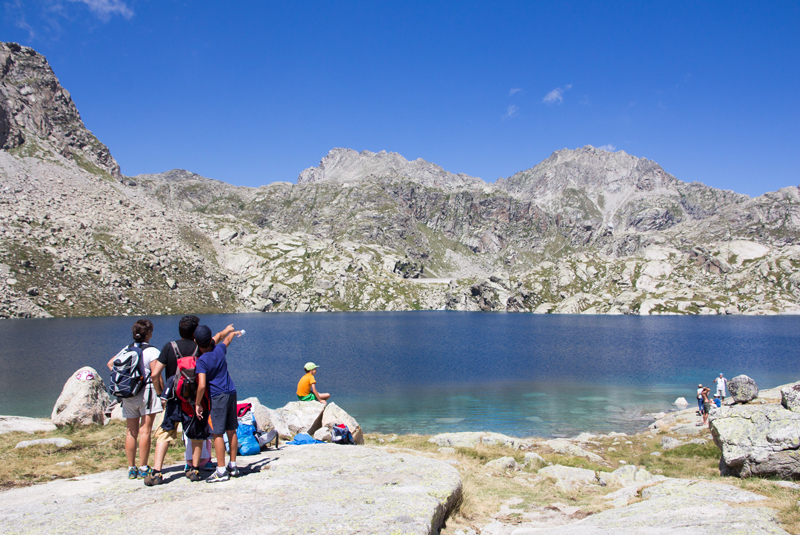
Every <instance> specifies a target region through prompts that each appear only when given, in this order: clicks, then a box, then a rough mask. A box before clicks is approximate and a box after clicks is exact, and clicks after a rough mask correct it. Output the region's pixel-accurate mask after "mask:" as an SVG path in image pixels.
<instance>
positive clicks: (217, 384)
mask: <svg viewBox="0 0 800 535" xmlns="http://www.w3.org/2000/svg"><path fill="white" fill-rule="evenodd" d="M237 335H241V331H234V330H233V325H228V326H227V327H225V330H223V331H222V332H219V333H217V334H216V335H215V336H211V329H209V328H208V326H207V325H200V326H199V327H198V328H197V329H195V331H194V341H195V342H196V343H197V347H199V348H200V356H199V357H198V358H197V367H196V368H195V370H196V372H197V400H196V402H195V411H196V414H197V417H198V418H200V419H202V418H203V404H202V401H203V397H204V396H205V394H206V388H208V391H209V394H210V395H211V410H210V413H211V414H209V415H208V422H209V424H210V425H211V435H212V437H213V438H214V451H215V452H216V454H217V470H216V472H214V473H213V474H211V475H210V476H209V477H208V479H206V483H216V482H218V481H227V480H228V479H230V478H231V477H236V476H238V475H239V470H238V469H237V468H236V453H237V449H238V448H239V441H238V440H237V438H236V428H237V427H239V421H238V418H237V414H236V386H235V385H234V384H233V379H231V376H230V374H229V373H228V361H227V359H226V357H225V355H226V353H227V350H228V347H229V346H230V345H231V342H232V341H233V337H234V336H237ZM223 337H224V340H222V341H220V340H221V339H222V338H223ZM223 434H227V435H228V444H229V446H230V449H231V453H230V458H231V460H230V463H228V465H227V469H226V465H225V440H224V439H223V438H222V435H223Z"/></svg>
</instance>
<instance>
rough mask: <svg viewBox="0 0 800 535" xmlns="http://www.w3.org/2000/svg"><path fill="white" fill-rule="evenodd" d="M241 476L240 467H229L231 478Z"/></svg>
mask: <svg viewBox="0 0 800 535" xmlns="http://www.w3.org/2000/svg"><path fill="white" fill-rule="evenodd" d="M240 474H241V472H240V471H239V467H238V466H231V465H228V475H230V476H231V477H239V475H240Z"/></svg>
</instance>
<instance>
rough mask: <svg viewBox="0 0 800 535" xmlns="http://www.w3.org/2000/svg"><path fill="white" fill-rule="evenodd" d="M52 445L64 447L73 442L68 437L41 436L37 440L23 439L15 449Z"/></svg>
mask: <svg viewBox="0 0 800 535" xmlns="http://www.w3.org/2000/svg"><path fill="white" fill-rule="evenodd" d="M44 444H47V445H52V446H55V447H57V448H63V447H64V446H69V445H70V444H72V441H71V440H70V439H68V438H61V437H56V438H39V439H36V440H23V441H22V442H18V443H17V445H16V446H14V449H18V448H30V447H31V446H40V445H44Z"/></svg>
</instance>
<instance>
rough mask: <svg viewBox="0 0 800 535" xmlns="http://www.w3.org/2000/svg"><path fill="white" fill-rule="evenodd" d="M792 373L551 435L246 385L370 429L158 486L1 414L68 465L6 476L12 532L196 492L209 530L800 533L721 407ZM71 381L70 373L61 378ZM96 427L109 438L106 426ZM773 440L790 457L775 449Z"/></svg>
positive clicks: (774, 483) (177, 507)
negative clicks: (750, 471)
mask: <svg viewBox="0 0 800 535" xmlns="http://www.w3.org/2000/svg"><path fill="white" fill-rule="evenodd" d="M79 371H80V370H79ZM84 383H85V384H84V386H86V385H89V383H90V382H89V381H84ZM89 386H91V385H89ZM795 386H796V385H786V386H785V387H778V388H775V389H771V390H767V391H762V392H759V393H758V396H757V397H756V398H754V399H752V400H750V401H749V403H747V404H746V405H731V404H730V403H731V401H732V399H731V398H729V399H728V400H727V402H728V403H727V404H726V405H725V406H723V408H721V409H715V410H714V411H712V414H711V419H710V421H711V422H712V424H711V429H710V430H709V428H708V427H706V426H698V425H697V424H698V423H699V422H700V421H701V420H700V417H699V416H698V415H697V413H696V408H695V407H694V406H690V407H689V408H685V409H679V410H673V411H670V412H664V413H659V414H654V415H651V417H652V418H653V423H652V424H651V425H650V426H649V428H647V429H646V430H643V431H642V432H640V433H638V434H636V435H626V434H624V433H608V434H605V435H598V434H591V433H582V434H580V435H578V436H576V437H572V438H553V439H542V438H518V437H510V436H506V435H502V434H498V433H489V432H483V433H480V432H475V433H444V434H440V435H436V436H433V437H423V436H415V435H403V436H398V435H369V434H368V435H366V436H362V435H361V430H360V427H359V426H358V424H357V422H355V420H353V419H352V418H350V417H349V416H348V415H347V414H346V413H344V411H342V410H341V409H339V408H338V407H335V406H331V407H328V408H323V407H322V406H321V405H320V406H317V405H318V404H302V403H299V404H292V403H290V404H289V405H287V406H286V407H283V408H281V409H276V410H273V409H268V408H266V407H263V406H261V405H260V404H259V403H258V401H257V400H255V398H251V399H249V400H247V401H248V402H250V403H253V406H254V408H253V411H254V414H255V416H256V419H257V421H258V423H259V426H261V427H264V428H274V429H276V430H277V431H279V433H280V434H281V435H282V436H290V435H292V434H294V433H297V432H306V431H307V432H312V433H314V434H315V436H318V437H320V438H324V436H323V435H324V433H322V434H320V433H321V432H324V431H325V428H326V425H327V424H328V423H329V420H330V421H334V420H335V421H347V422H348V424H349V426H350V427H351V428H352V429H355V430H356V431H357V434H358V435H359V437H361V438H360V439H359V442H360V441H362V440H364V441H365V443H366V444H365V445H364V446H336V445H325V444H323V445H317V446H294V447H292V446H285V445H282V446H281V448H280V449H279V450H277V451H276V450H271V451H266V452H262V454H260V455H258V456H255V457H245V458H241V457H240V461H241V464H243V465H244V466H245V470H244V476H243V477H242V478H240V479H237V480H234V481H231V482H229V483H222V484H216V485H213V486H212V485H206V484H202V483H196V484H192V483H189V482H188V481H187V480H186V479H185V478H184V477H182V472H181V471H180V465H177V466H173V467H172V468H170V469H169V472H168V474H167V478H166V481H167V484H165V485H163V486H161V487H158V488H146V487H144V486H142V485H141V482H132V481H129V480H127V479H126V478H125V474H124V471H123V470H116V471H111V472H103V473H101V474H94V475H76V474H75V473H74V470H75V467H76V466H77V464H73V462H74V463H82V466H84V467H87V466H89V467H90V466H91V465H86V463H85V462H84V461H83V459H79V457H81V458H82V457H85V456H86V455H87V454H88V453H89V452H88V451H87V449H86V446H83V447H80V448H75V447H74V446H73V445H72V444H71V440H70V439H68V438H66V437H67V436H73V435H69V429H70V428H69V426H66V427H63V428H62V429H59V430H55V429H54V426H53V425H52V424H50V423H49V422H48V421H42V420H37V419H30V418H12V417H2V418H0V434H2V433H6V434H5V435H4V436H5V437H9V438H6V439H0V440H4V441H5V442H4V443H7V444H9V446H8V447H12V448H13V446H11V444H16V449H15V450H14V451H15V452H16V451H19V452H30V453H15V454H14V455H15V456H21V457H20V458H24V457H25V456H26V455H32V456H41V455H45V458H46V457H47V456H50V457H52V460H48V461H44V462H45V463H48V462H49V463H51V464H52V463H54V464H53V466H52V467H51V469H52V471H53V473H58V474H60V475H59V476H58V477H66V478H67V479H62V480H58V481H54V482H52V483H47V484H45V485H43V486H42V485H36V486H34V487H29V488H22V489H16V490H14V489H12V490H7V491H5V492H3V493H2V500H3V504H4V507H3V509H2V511H0V518H2V525H3V526H4V528H6V529H9V530H10V532H14V533H27V532H34V531H37V532H38V531H41V530H47V531H53V530H55V532H59V531H58V530H59V529H61V530H63V531H64V532H69V531H71V530H72V528H73V527H75V526H77V525H79V524H80V525H82V526H89V527H91V529H92V530H95V528H96V531H101V532H102V531H104V530H107V531H114V530H118V529H119V528H120V526H122V525H123V524H124V525H131V524H133V525H138V522H135V521H133V522H132V520H135V519H136V518H138V517H139V516H141V517H142V518H145V517H146V516H147V514H146V513H144V512H143V511H145V510H146V509H147V504H153V503H158V504H159V507H162V508H166V509H169V510H170V511H171V510H173V509H174V513H169V514H167V515H166V517H167V518H169V519H170V520H169V521H168V522H167V524H166V525H165V526H163V528H164V529H166V530H167V532H171V530H172V529H173V527H174V530H175V531H180V526H182V525H183V524H182V523H181V522H182V520H181V519H182V518H183V516H182V515H185V514H186V513H185V511H186V510H187V509H190V508H192V507H202V508H203V509H204V510H207V511H212V512H213V514H212V515H210V516H209V522H210V523H211V524H209V525H213V528H212V529H210V530H209V531H203V530H201V531H202V532H218V530H223V529H224V530H226V531H230V532H233V533H240V532H251V531H253V530H254V529H258V530H259V531H264V530H266V532H267V533H296V532H299V531H310V530H314V531H315V532H318V533H394V532H398V533H442V534H443V535H477V534H481V535H522V534H527V533H540V532H541V533H569V534H583V533H587V534H589V533H592V534H594V533H609V534H610V533H637V534H639V533H653V534H658V533H666V532H669V533H687V534H688V533H708V534H711V533H715V534H716V533H748V534H750V533H756V534H780V533H800V511H799V510H798V505H797V504H798V498H800V485H798V484H796V483H793V482H791V481H785V480H770V479H760V478H750V479H741V478H737V477H731V476H725V475H722V474H721V471H720V466H721V465H720V449H719V448H720V447H722V448H723V459H725V455H726V454H725V448H726V447H727V446H729V445H731V444H733V443H734V442H736V441H735V440H732V437H734V438H735V437H736V436H739V435H740V434H741V433H739V432H738V431H736V432H733V433H730V432H727V431H725V428H726V426H728V427H729V426H730V422H731V421H732V420H735V419H736V417H737V416H736V415H733V418H731V415H729V414H727V412H730V411H736V410H745V411H749V412H748V414H751V419H753V420H754V422H755V420H756V419H755V418H752V416H753V415H754V414H762V413H763V414H765V415H768V414H772V413H773V412H774V411H776V410H778V409H779V408H780V407H781V403H789V404H790V406H792V407H793V408H797V405H795V404H794V401H790V402H787V401H786V399H787V393H788V394H789V395H790V397H791V399H792V400H796V398H797V397H798V396H796V395H793V394H792V393H797V392H800V386H798V387H797V388H795ZM87 388H89V387H88V386H87ZM72 390H74V389H71V388H69V383H68V384H67V385H65V390H64V391H65V392H71V391H72ZM62 405H63V404H62ZM295 405H297V406H295ZM58 406H60V405H59V403H57V407H58ZM328 409H331V410H330V412H328ZM786 410H787V411H788V412H792V411H791V410H789V409H786ZM726 411H727V412H726ZM56 412H57V411H55V410H54V414H56ZM76 414H77V413H76ZM87 418H88V416H87ZM345 418H346V419H347V420H344V419H345ZM725 422H727V423H725ZM784 424H786V425H783V426H782V427H781V428H780V429H779V430H776V429H777V428H773V429H771V431H769V436H772V437H773V439H771V441H772V442H771V443H772V444H773V445H776V444H777V443H776V442H775V437H777V436H778V434H780V435H781V436H788V435H786V433H794V436H797V433H798V431H797V429H798V426H797V425H795V424H792V423H791V422H789V423H787V421H786V419H784ZM787 426H788V427H787ZM758 428H759V426H758V424H756V423H754V425H752V426H751V427H750V428H749V429H750V430H751V431H750V435H749V437H750V438H749V439H747V440H745V441H743V442H741V443H740V444H738V446H739V447H740V448H742V447H750V448H751V449H750V450H749V451H755V452H756V457H764V455H763V454H759V453H758V451H760V450H758V448H761V447H762V446H761V445H760V442H759V440H760V439H758V438H757V437H758V436H759V433H758V431H757V430H758ZM119 429H120V431H121V430H122V428H121V427H120V428H119ZM315 429H316V430H317V431H315ZM792 430H793V431H792ZM779 431H780V432H779ZM65 433H67V434H65ZM30 437H33V438H34V439H36V438H38V441H32V440H31V438H30ZM102 442H103V444H106V445H105V447H106V448H108V447H109V446H108V445H107V442H108V439H106V440H103V441H102ZM20 448H22V449H20ZM788 448H789V450H788V451H792V446H791V444H790V445H789V446H788ZM795 449H796V445H795ZM756 450H758V451H756ZM762 453H763V452H762ZM772 454H773V455H775V454H777V455H778V457H780V454H779V453H778V452H777V450H775V451H773V452H772ZM71 457H75V460H73V459H71ZM36 458H39V457H36ZM6 459H7V461H6V462H13V461H11V460H10V459H11V457H8V455H7V456H6ZM763 460H765V459H762V461H763ZM752 466H756V465H752ZM70 470H72V471H73V475H70ZM46 472H47V469H45V471H44V473H46ZM788 477H789V479H792V478H793V477H794V476H792V475H791V474H790V475H789V476H788ZM151 494H152V495H151ZM154 496H155V497H154ZM76 504H80V507H79V508H78V507H74V505H76ZM121 511H122V512H121Z"/></svg>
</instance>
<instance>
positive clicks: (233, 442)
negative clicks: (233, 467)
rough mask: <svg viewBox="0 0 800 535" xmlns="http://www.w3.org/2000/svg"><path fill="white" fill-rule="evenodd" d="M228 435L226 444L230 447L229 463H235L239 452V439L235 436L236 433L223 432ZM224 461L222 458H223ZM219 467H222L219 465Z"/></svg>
mask: <svg viewBox="0 0 800 535" xmlns="http://www.w3.org/2000/svg"><path fill="white" fill-rule="evenodd" d="M225 432H226V433H228V444H230V446H231V462H232V463H235V462H236V453H237V452H238V451H239V438H238V437H237V436H236V431H225ZM223 460H224V457H223ZM219 466H222V465H221V464H220V465H219Z"/></svg>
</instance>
